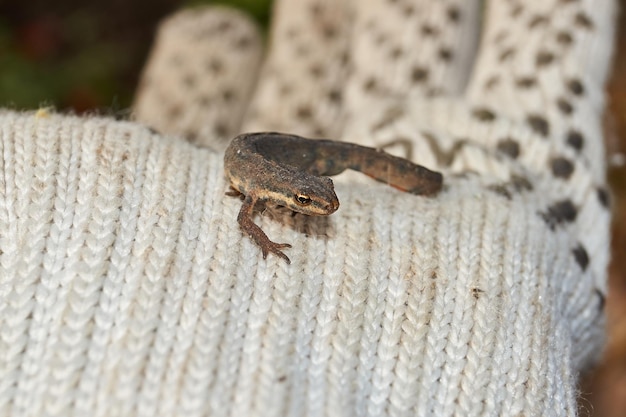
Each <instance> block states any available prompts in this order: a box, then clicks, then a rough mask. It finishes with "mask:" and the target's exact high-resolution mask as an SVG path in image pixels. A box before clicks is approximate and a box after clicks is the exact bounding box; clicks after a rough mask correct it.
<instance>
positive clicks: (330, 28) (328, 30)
mask: <svg viewBox="0 0 626 417" xmlns="http://www.w3.org/2000/svg"><path fill="white" fill-rule="evenodd" d="M338 33H339V29H337V27H336V26H335V25H330V24H327V25H325V26H324V29H323V30H322V34H323V36H324V37H325V38H326V39H334V38H336V37H337V34H338Z"/></svg>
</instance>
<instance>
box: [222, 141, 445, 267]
mask: <svg viewBox="0 0 626 417" xmlns="http://www.w3.org/2000/svg"><path fill="white" fill-rule="evenodd" d="M346 169H352V170H356V171H360V172H362V173H364V174H365V175H368V176H370V177H372V178H374V179H375V180H377V181H380V182H384V183H386V184H389V185H390V186H392V187H395V188H397V189H399V190H402V191H406V192H409V193H412V194H420V195H435V194H436V193H438V192H439V191H440V190H441V187H442V183H443V177H442V175H441V174H440V173H438V172H434V171H431V170H429V169H427V168H424V167H422V166H420V165H416V164H414V163H412V162H411V161H409V160H407V159H403V158H399V157H396V156H393V155H390V154H388V153H386V152H384V151H381V150H377V149H374V148H369V147H366V146H361V145H357V144H353V143H347V142H338V141H332V140H325V139H319V140H314V139H306V138H303V137H300V136H295V135H288V134H282V133H273V132H267V133H263V132H262V133H248V134H242V135H239V136H237V137H236V138H234V139H233V140H232V142H231V144H230V146H229V147H228V149H226V153H225V154H224V171H225V173H226V178H227V179H228V180H229V182H230V185H231V188H233V189H234V190H236V191H237V192H238V193H240V194H243V195H244V196H245V198H244V201H243V205H242V207H241V210H240V212H239V216H238V218H237V220H238V222H239V225H240V226H241V228H242V230H243V231H244V232H245V233H246V234H247V235H249V236H250V237H251V238H252V239H253V240H254V241H255V243H256V244H257V245H258V246H259V247H260V248H261V250H262V252H263V258H266V257H267V254H268V253H269V252H272V253H273V254H275V255H277V256H280V257H281V258H283V259H285V261H287V263H290V261H289V258H288V257H287V255H285V254H284V253H283V252H282V251H281V249H282V248H285V247H289V246H290V245H288V244H285V243H275V242H272V241H271V240H270V239H269V238H268V237H267V235H266V234H265V233H264V232H263V231H262V230H261V228H260V227H258V226H257V225H256V224H255V223H254V222H253V221H252V214H253V210H254V206H255V204H257V203H258V202H261V203H262V204H266V203H271V204H275V205H280V206H284V207H287V208H289V209H291V210H293V211H296V212H298V213H302V214H307V215H329V214H332V213H334V212H335V211H336V210H337V209H338V208H339V200H338V199H337V195H336V194H335V189H334V185H333V182H332V180H331V179H330V178H328V177H327V176H330V175H337V174H339V173H341V172H343V171H345V170H346Z"/></svg>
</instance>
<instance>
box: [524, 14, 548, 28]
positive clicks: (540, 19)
mask: <svg viewBox="0 0 626 417" xmlns="http://www.w3.org/2000/svg"><path fill="white" fill-rule="evenodd" d="M546 23H548V18H547V17H545V16H541V15H537V16H533V17H532V19H530V21H529V22H528V28H529V29H534V28H536V27H538V26H543V25H545V24H546Z"/></svg>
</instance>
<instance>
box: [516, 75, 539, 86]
mask: <svg viewBox="0 0 626 417" xmlns="http://www.w3.org/2000/svg"><path fill="white" fill-rule="evenodd" d="M515 85H517V86H518V87H520V88H531V87H534V86H535V85H537V79H536V78H535V77H520V78H518V79H517V80H515Z"/></svg>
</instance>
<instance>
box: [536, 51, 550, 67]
mask: <svg viewBox="0 0 626 417" xmlns="http://www.w3.org/2000/svg"><path fill="white" fill-rule="evenodd" d="M552 61H554V54H553V53H552V52H548V51H539V52H538V53H537V57H536V58H535V64H536V65H537V66H538V67H545V66H547V65H550V64H551V63H552Z"/></svg>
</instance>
